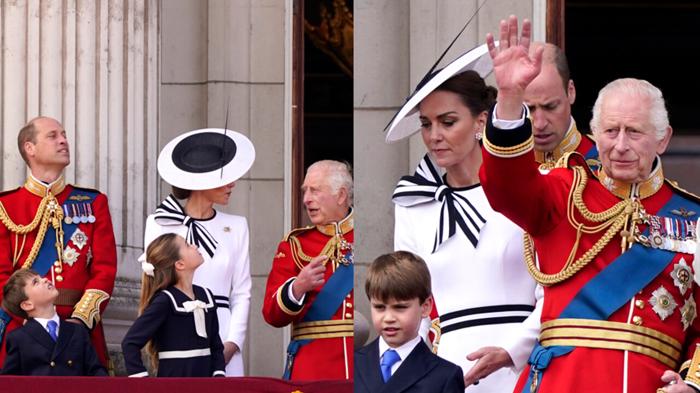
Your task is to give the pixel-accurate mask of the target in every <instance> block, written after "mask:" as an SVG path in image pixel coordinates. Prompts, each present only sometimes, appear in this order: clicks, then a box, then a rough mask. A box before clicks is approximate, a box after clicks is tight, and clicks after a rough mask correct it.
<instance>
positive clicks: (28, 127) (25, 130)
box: [17, 117, 43, 164]
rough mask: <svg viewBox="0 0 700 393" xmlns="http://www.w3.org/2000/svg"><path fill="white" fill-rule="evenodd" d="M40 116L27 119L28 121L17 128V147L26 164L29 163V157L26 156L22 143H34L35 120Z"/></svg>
mask: <svg viewBox="0 0 700 393" xmlns="http://www.w3.org/2000/svg"><path fill="white" fill-rule="evenodd" d="M42 118H43V117H35V118H33V119H32V120H29V122H28V123H27V124H25V125H24V127H22V129H20V130H19V134H17V147H18V148H19V154H20V155H21V156H22V159H23V160H24V162H26V163H27V164H29V159H28V158H27V152H26V151H24V144H25V143H27V142H32V143H36V125H35V122H36V121H37V120H39V119H42Z"/></svg>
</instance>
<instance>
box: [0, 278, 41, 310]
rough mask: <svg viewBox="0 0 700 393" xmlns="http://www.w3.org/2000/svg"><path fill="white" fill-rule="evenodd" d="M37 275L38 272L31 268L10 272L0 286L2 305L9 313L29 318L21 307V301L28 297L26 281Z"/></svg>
mask: <svg viewBox="0 0 700 393" xmlns="http://www.w3.org/2000/svg"><path fill="white" fill-rule="evenodd" d="M38 276H39V273H37V272H35V271H34V270H31V269H19V270H16V271H15V272H14V273H12V275H11V276H10V278H9V279H8V280H7V283H6V284H5V286H4V287H3V288H2V307H3V308H4V309H5V310H7V312H9V313H10V314H13V315H16V316H18V317H20V318H23V319H29V315H28V314H27V312H26V311H24V310H23V309H22V302H23V301H25V300H27V299H29V298H28V297H27V293H26V292H25V291H24V287H26V286H27V281H29V280H30V279H32V278H34V277H38Z"/></svg>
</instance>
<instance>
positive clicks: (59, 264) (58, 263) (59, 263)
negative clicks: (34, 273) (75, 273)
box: [53, 261, 61, 266]
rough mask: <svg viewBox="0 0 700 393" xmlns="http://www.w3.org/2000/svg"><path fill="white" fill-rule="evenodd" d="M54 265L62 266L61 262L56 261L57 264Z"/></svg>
mask: <svg viewBox="0 0 700 393" xmlns="http://www.w3.org/2000/svg"><path fill="white" fill-rule="evenodd" d="M53 265H54V266H61V262H59V261H56V262H54V263H53Z"/></svg>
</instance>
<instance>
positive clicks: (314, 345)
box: [263, 213, 354, 380]
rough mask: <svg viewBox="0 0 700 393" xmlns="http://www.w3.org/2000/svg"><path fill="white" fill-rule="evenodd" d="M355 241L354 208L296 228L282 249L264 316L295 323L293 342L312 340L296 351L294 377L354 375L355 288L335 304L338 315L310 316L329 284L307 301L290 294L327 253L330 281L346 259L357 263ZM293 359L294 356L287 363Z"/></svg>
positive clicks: (282, 323)
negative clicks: (334, 220)
mask: <svg viewBox="0 0 700 393" xmlns="http://www.w3.org/2000/svg"><path fill="white" fill-rule="evenodd" d="M353 241H354V230H353V217H352V213H350V214H349V215H348V216H347V217H346V218H345V219H343V220H342V221H340V222H339V223H333V224H328V225H319V226H315V227H307V228H301V229H296V230H293V231H291V232H290V233H289V234H288V235H287V236H285V238H284V239H283V240H282V241H281V242H280V244H279V246H278V248H277V254H276V255H275V257H274V260H273V262H272V270H271V271H270V275H269V276H268V279H267V287H266V290H265V302H264V305H263V316H264V317H265V321H267V323H269V324H270V325H272V326H275V327H283V326H286V325H289V324H290V323H291V324H292V344H294V343H295V342H297V341H300V342H303V341H304V340H311V341H309V342H307V343H306V344H304V345H302V346H300V347H299V348H298V351H297V352H296V355H295V356H293V361H292V363H291V367H292V369H291V375H289V377H290V379H291V380H320V379H351V378H352V376H353V363H352V356H353V311H354V298H353V291H352V289H350V290H349V292H347V293H344V294H342V297H343V299H342V300H341V301H340V304H337V307H336V305H335V304H334V306H333V311H331V312H332V316H331V317H330V318H329V319H326V320H311V321H309V320H308V318H306V317H307V313H308V312H309V310H310V309H311V307H312V305H313V304H314V302H315V301H316V299H317V296H318V295H319V292H320V291H322V289H323V287H321V288H316V289H313V290H311V291H309V292H307V293H306V295H305V296H304V298H303V301H302V304H301V305H298V304H297V303H296V302H294V300H292V299H291V298H290V294H289V289H290V285H291V284H292V282H293V281H294V279H295V277H296V276H297V275H298V274H299V272H300V271H301V269H302V268H303V267H304V266H306V265H307V264H308V263H309V261H310V260H311V258H313V257H316V256H318V255H321V254H324V255H327V256H329V258H328V259H327V260H326V262H325V263H326V265H325V266H326V271H325V276H324V278H325V284H324V285H327V284H328V282H329V280H330V279H331V276H332V275H333V274H335V273H336V269H338V267H339V266H340V265H341V264H343V263H345V264H348V263H350V264H351V263H352V260H351V256H348V252H350V253H351V252H352V250H351V246H352V243H353ZM343 255H345V257H344V256H343ZM343 258H345V260H343ZM348 258H349V260H348ZM349 280H350V282H349V283H347V279H346V280H345V281H346V284H349V288H352V275H350V277H349ZM299 300H302V299H299ZM291 347H292V346H291V345H290V348H291ZM288 352H289V351H288ZM290 360H291V359H289V357H288V362H287V367H289V366H290Z"/></svg>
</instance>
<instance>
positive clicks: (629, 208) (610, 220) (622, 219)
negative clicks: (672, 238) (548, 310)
mask: <svg viewBox="0 0 700 393" xmlns="http://www.w3.org/2000/svg"><path fill="white" fill-rule="evenodd" d="M572 169H573V172H574V178H573V182H572V187H571V190H570V191H569V199H568V201H567V206H566V209H567V219H568V220H569V223H570V224H571V226H572V227H574V228H576V241H575V242H574V245H573V247H572V248H571V252H570V253H569V257H568V259H567V261H566V264H564V267H563V268H562V269H561V270H560V271H559V272H558V273H555V274H546V273H542V272H541V271H540V270H539V269H538V268H537V266H536V264H535V249H534V242H533V240H532V237H531V236H530V235H529V234H527V233H525V235H524V244H525V263H526V264H527V269H528V271H529V272H530V275H531V276H532V277H533V278H534V279H535V281H537V282H538V283H540V284H541V285H544V286H550V285H553V284H558V283H560V282H562V281H565V280H567V279H569V278H571V277H572V276H573V275H574V274H576V273H578V272H579V271H580V270H581V269H583V268H584V267H585V266H586V265H588V264H589V263H590V262H591V261H592V260H593V258H595V257H596V256H597V255H598V254H599V253H600V252H601V251H602V250H603V248H605V246H607V245H608V243H610V241H611V240H612V238H613V237H614V236H615V235H616V234H618V233H620V232H621V231H622V233H621V234H622V235H623V244H622V247H623V251H624V250H625V249H626V247H627V242H629V243H631V242H632V241H633V240H634V238H633V237H632V236H630V235H629V230H628V229H627V224H628V223H629V222H628V221H629V218H630V217H632V224H634V223H636V221H637V220H638V219H639V209H640V205H639V203H638V202H637V201H635V200H631V199H626V200H623V201H620V202H618V203H617V204H615V205H614V206H613V207H611V208H610V209H608V210H605V211H603V212H600V213H593V212H591V211H590V210H588V207H587V206H586V204H585V203H584V202H583V197H582V195H583V190H584V189H585V188H586V183H587V182H588V175H587V174H586V170H585V169H584V168H582V167H574V168H572ZM574 208H576V210H577V211H578V212H579V213H580V214H581V216H583V217H584V218H585V219H586V220H588V221H592V222H599V223H601V224H599V225H596V226H586V225H584V224H583V223H580V222H578V221H577V220H576V218H575V216H574V213H575V211H574ZM606 228H607V230H606V231H605V234H604V235H603V236H602V237H601V238H600V239H598V241H597V242H596V243H595V244H594V245H593V247H591V248H590V249H589V250H588V251H586V252H585V253H583V255H581V256H580V257H579V258H578V259H577V260H576V261H575V262H574V257H575V255H576V252H577V251H578V248H579V242H580V240H581V235H582V234H583V233H585V234H593V233H598V232H601V231H603V230H605V229H606Z"/></svg>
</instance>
